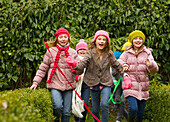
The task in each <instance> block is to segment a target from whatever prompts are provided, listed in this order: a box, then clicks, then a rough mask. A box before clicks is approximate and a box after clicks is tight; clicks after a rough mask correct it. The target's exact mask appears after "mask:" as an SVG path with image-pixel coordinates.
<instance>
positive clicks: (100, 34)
mask: <svg viewBox="0 0 170 122" xmlns="http://www.w3.org/2000/svg"><path fill="white" fill-rule="evenodd" d="M98 36H105V37H106V38H107V40H108V42H109V43H110V39H109V34H108V33H107V32H106V31H104V30H98V31H97V32H96V33H95V36H94V41H95V40H96V39H97V37H98Z"/></svg>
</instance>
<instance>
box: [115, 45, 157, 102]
mask: <svg viewBox="0 0 170 122" xmlns="http://www.w3.org/2000/svg"><path fill="white" fill-rule="evenodd" d="M146 59H149V61H150V64H151V65H150V66H149V67H148V66H147V65H146V63H145V60H146ZM118 61H119V62H120V64H121V65H122V66H123V65H128V67H129V71H128V72H127V73H128V74H129V76H130V78H131V80H132V87H131V88H130V89H124V91H123V94H124V96H125V97H128V96H133V97H135V98H137V99H139V100H147V99H149V78H148V75H147V73H148V72H149V73H156V72H157V71H158V65H157V64H156V62H155V61H154V58H153V56H152V53H151V51H150V49H148V48H146V47H145V46H144V48H143V49H142V50H141V51H140V52H139V53H138V55H137V56H135V52H134V51H133V49H132V48H131V49H129V50H127V51H124V52H123V53H122V55H121V56H120V58H119V59H118ZM123 85H124V83H123V84H122V86H123Z"/></svg>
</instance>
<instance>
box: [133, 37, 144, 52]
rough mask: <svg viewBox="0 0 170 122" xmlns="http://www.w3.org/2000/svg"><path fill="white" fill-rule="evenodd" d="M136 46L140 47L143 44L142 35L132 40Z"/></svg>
mask: <svg viewBox="0 0 170 122" xmlns="http://www.w3.org/2000/svg"><path fill="white" fill-rule="evenodd" d="M132 43H133V46H134V48H136V49H139V48H140V47H141V46H142V45H143V39H142V37H136V38H134V39H133V41H132Z"/></svg>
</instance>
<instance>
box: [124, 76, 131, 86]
mask: <svg viewBox="0 0 170 122" xmlns="http://www.w3.org/2000/svg"><path fill="white" fill-rule="evenodd" d="M123 81H124V82H125V84H124V85H123V89H130V88H131V87H132V82H131V79H130V77H129V76H128V75H126V76H125V77H124V79H123Z"/></svg>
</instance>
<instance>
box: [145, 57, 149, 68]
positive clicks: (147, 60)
mask: <svg viewBox="0 0 170 122" xmlns="http://www.w3.org/2000/svg"><path fill="white" fill-rule="evenodd" d="M145 63H146V66H148V67H149V66H150V61H149V59H146V61H145Z"/></svg>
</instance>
